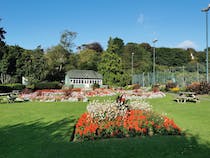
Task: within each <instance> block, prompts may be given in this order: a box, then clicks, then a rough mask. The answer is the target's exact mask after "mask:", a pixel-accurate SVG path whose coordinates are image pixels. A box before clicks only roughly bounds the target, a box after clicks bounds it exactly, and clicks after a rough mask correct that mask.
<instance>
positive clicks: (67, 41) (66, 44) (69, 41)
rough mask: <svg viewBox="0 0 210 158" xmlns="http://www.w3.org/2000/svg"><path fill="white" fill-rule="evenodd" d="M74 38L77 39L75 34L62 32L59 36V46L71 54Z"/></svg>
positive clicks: (67, 31)
mask: <svg viewBox="0 0 210 158" xmlns="http://www.w3.org/2000/svg"><path fill="white" fill-rule="evenodd" d="M76 37H77V33H76V32H72V31H69V30H64V32H63V33H62V34H61V38H60V45H61V46H63V48H64V49H66V50H67V51H69V52H72V48H73V47H74V46H75V44H74V43H73V40H74V39H75V38H76Z"/></svg>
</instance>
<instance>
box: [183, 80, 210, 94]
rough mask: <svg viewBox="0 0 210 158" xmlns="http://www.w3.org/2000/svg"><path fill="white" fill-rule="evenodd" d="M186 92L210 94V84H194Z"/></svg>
mask: <svg viewBox="0 0 210 158" xmlns="http://www.w3.org/2000/svg"><path fill="white" fill-rule="evenodd" d="M186 91H190V92H195V93H197V94H209V93H210V83H207V82H200V83H199V82H194V83H192V84H191V85H189V86H187V87H186Z"/></svg>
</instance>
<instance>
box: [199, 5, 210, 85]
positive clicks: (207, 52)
mask: <svg viewBox="0 0 210 158" xmlns="http://www.w3.org/2000/svg"><path fill="white" fill-rule="evenodd" d="M209 9H210V4H209V5H208V7H207V8H204V9H202V10H201V11H202V12H205V13H206V82H207V83H208V82H209V50H208V11H209Z"/></svg>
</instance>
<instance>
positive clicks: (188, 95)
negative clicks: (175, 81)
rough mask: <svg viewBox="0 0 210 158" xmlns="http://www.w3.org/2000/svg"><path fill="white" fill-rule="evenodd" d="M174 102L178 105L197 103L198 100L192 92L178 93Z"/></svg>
mask: <svg viewBox="0 0 210 158" xmlns="http://www.w3.org/2000/svg"><path fill="white" fill-rule="evenodd" d="M175 101H177V102H178V103H185V102H195V103H197V102H199V98H198V96H197V95H196V93H194V92H180V93H179V95H178V96H177V97H176V99H175Z"/></svg>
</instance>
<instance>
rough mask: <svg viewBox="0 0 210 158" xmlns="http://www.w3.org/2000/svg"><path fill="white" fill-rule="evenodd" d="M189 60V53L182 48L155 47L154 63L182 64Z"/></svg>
mask: <svg viewBox="0 0 210 158" xmlns="http://www.w3.org/2000/svg"><path fill="white" fill-rule="evenodd" d="M190 61H191V56H190V53H189V52H188V51H186V50H184V49H179V48H173V49H171V48H156V64H159V65H167V66H183V65H185V64H186V63H188V62H190Z"/></svg>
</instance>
